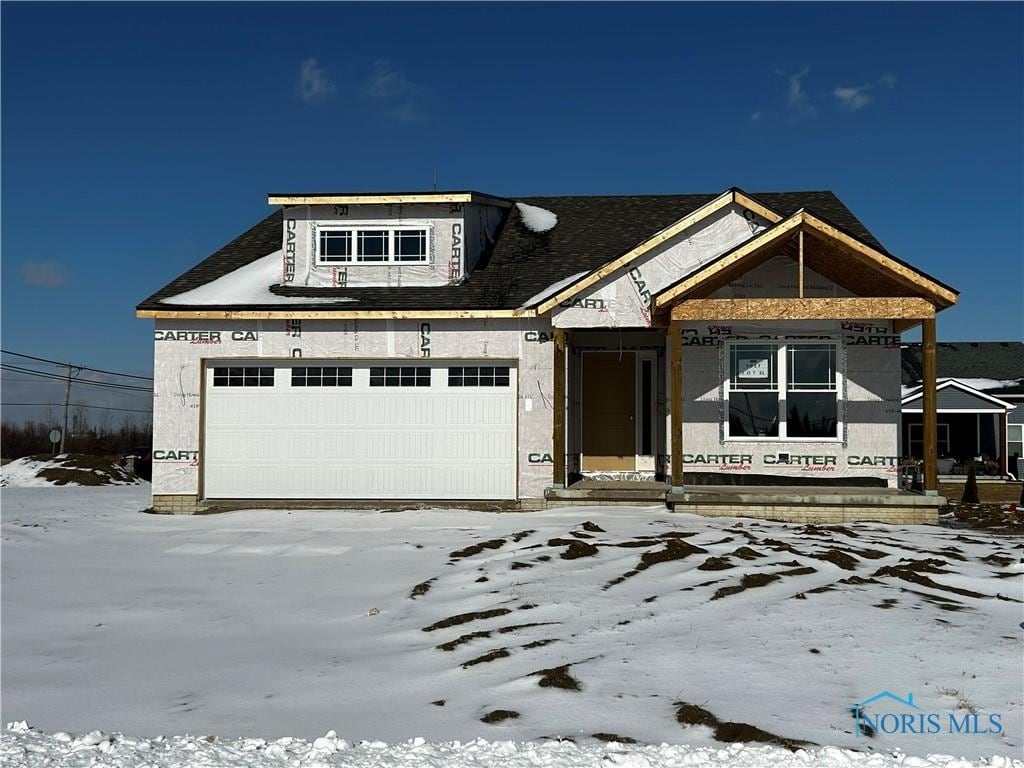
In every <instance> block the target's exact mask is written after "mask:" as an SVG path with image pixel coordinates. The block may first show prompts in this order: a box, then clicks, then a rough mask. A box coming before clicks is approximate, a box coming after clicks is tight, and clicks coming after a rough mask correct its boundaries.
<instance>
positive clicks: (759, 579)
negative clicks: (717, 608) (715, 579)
mask: <svg viewBox="0 0 1024 768" xmlns="http://www.w3.org/2000/svg"><path fill="white" fill-rule="evenodd" d="M780 578H782V577H781V576H779V575H778V574H776V573H748V574H747V575H745V576H744V577H743V578H742V579H740V583H739V584H737V585H734V586H731V587H722V588H721V589H719V590H717V591H716V592H715V594H714V595H712V596H711V599H712V600H720V599H721V598H723V597H729V596H730V595H736V594H739V593H740V592H743V591H744V590H747V589H754V588H756V587H763V586H764V585H765V584H771V583H772V582H773V581H778V580H779V579H780Z"/></svg>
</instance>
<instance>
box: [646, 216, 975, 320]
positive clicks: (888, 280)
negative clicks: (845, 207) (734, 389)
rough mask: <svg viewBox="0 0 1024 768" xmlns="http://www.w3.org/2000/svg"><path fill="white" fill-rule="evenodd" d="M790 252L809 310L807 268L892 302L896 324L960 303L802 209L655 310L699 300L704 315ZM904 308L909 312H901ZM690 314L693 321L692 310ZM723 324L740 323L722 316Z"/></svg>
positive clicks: (683, 283) (685, 281)
mask: <svg viewBox="0 0 1024 768" xmlns="http://www.w3.org/2000/svg"><path fill="white" fill-rule="evenodd" d="M787 249H788V250H789V251H790V252H791V253H793V251H794V250H795V253H793V255H794V260H795V262H796V268H797V269H798V270H799V274H800V279H799V285H800V286H801V288H800V290H799V291H798V293H799V294H800V295H798V296H796V297H793V299H795V300H800V301H802V302H805V307H806V308H810V307H811V305H810V304H806V302H808V301H812V300H809V299H806V298H805V297H804V296H803V295H802V285H803V279H802V278H803V269H804V267H805V266H806V267H807V268H809V269H813V270H814V271H815V272H817V273H818V274H820V275H821V276H822V277H825V278H827V279H829V280H832V281H833V282H835V283H836V284H838V285H840V286H842V287H844V288H846V289H848V290H850V291H851V292H853V293H855V294H857V296H858V297H864V298H876V299H879V300H886V301H888V302H890V304H891V306H892V307H893V309H894V314H892V315H890V318H893V319H913V318H924V317H925V316H926V314H912V313H915V312H918V310H920V309H921V308H922V307H923V304H924V303H928V304H930V305H931V306H932V307H933V308H934V309H933V310H932V312H931V316H934V310H935V309H945V308H946V307H949V306H952V305H953V304H955V303H956V301H957V293H956V291H954V290H953V289H951V288H949V287H948V286H946V285H943V284H942V283H940V282H938V281H936V280H934V279H933V278H931V277H929V276H928V275H926V274H924V273H923V272H920V271H919V270H917V269H914V268H913V267H911V266H909V265H908V264H905V263H904V262H902V261H900V260H898V259H896V258H894V257H893V256H890V255H889V254H887V253H885V252H883V251H881V250H879V249H878V248H874V247H872V246H870V245H867V244H866V243H864V242H862V241H860V240H858V239H857V238H855V237H853V236H852V235H849V234H847V233H846V232H843V231H842V230H840V229H838V228H837V227H835V226H833V225H831V224H829V223H828V222H826V221H824V220H822V219H820V218H818V217H817V216H815V215H814V214H813V213H810V212H809V211H807V210H803V209H802V210H799V211H797V212H796V213H794V214H793V215H792V216H790V217H788V218H787V219H785V220H782V221H780V222H778V223H777V224H775V226H773V227H771V228H770V229H767V230H765V231H764V232H762V233H761V234H759V235H757V236H755V237H753V238H751V239H750V240H748V241H747V242H745V243H742V244H741V245H739V246H737V247H736V248H733V249H732V250H731V251H729V252H728V253H725V254H723V255H722V256H720V257H719V258H717V259H715V260H714V261H712V262H709V263H708V264H706V265H705V266H704V267H702V268H701V269H699V270H697V271H696V272H694V273H693V274H690V275H687V276H686V277H684V278H682V279H680V280H679V281H677V282H675V283H674V284H672V285H670V286H668V287H667V288H665V289H664V290H662V291H661V292H660V293H658V294H657V295H656V296H655V297H654V307H653V309H654V311H655V312H656V313H658V312H660V313H665V312H666V311H668V310H669V309H670V308H672V307H673V306H675V305H681V303H689V302H692V301H693V300H695V299H702V300H705V309H710V308H711V307H709V306H707V304H709V303H710V302H716V301H725V300H715V299H708V298H707V297H709V296H711V295H712V294H713V293H714V292H715V291H716V290H718V289H719V288H721V287H723V286H725V285H728V284H729V283H730V282H732V281H733V280H735V279H736V278H737V277H739V276H740V275H742V274H744V273H746V272H748V271H750V270H751V269H753V268H754V267H756V266H758V265H759V264H762V263H763V262H765V261H767V260H768V259H770V258H772V257H773V256H775V255H776V254H778V253H779V252H780V251H785V250H787ZM864 298H861V299H847V300H839V299H835V300H831V303H830V304H829V305H828V307H829V312H830V313H831V315H834V314H836V313H838V312H842V311H845V310H844V309H840V308H839V306H840V305H844V304H845V303H846V302H850V310H851V311H852V310H854V309H855V306H854V305H853V302H855V301H862V302H863V301H864ZM913 299H923V300H924V302H916V301H912V300H913ZM900 300H906V301H900ZM751 301H774V302H776V303H779V302H785V301H788V300H787V299H785V298H784V297H779V298H778V299H763V300H753V299H751V300H747V303H749V302H751ZM873 304H877V305H878V306H877V307H875V310H874V311H878V310H879V309H882V307H883V306H884V305H883V304H882V303H881V301H879V302H873ZM903 304H905V305H906V307H902V305H903ZM897 305H901V306H900V307H898V306H897ZM824 307H825V305H822V308H823V309H824ZM748 311H749V310H748ZM805 311H808V310H805ZM686 312H687V314H688V315H689V316H691V317H692V315H693V310H692V309H691V310H689V311H686ZM682 313H683V310H681V309H680V312H679V313H678V314H680V315H681V316H680V318H679V319H682ZM831 315H830V316H831ZM857 318H859V316H857V315H849V316H847V319H857ZM719 319H735V318H731V316H728V317H726V316H722V317H720V318H719Z"/></svg>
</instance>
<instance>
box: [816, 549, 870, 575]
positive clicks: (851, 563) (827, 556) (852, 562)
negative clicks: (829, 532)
mask: <svg viewBox="0 0 1024 768" xmlns="http://www.w3.org/2000/svg"><path fill="white" fill-rule="evenodd" d="M808 554H809V555H810V556H811V557H814V558H817V559H818V560H826V561H828V562H830V563H832V565H838V566H839V567H840V568H842V569H843V570H844V571H854V570H856V569H857V563H859V562H860V561H859V560H858V559H857V558H856V557H854V556H853V555H851V554H850V553H848V552H843V551H842V550H841V549H827V550H825V551H824V552H810V553H808Z"/></svg>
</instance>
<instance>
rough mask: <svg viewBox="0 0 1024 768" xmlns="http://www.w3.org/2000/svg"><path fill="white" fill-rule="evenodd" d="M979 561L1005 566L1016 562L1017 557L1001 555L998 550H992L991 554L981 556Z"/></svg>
mask: <svg viewBox="0 0 1024 768" xmlns="http://www.w3.org/2000/svg"><path fill="white" fill-rule="evenodd" d="M981 562H983V563H988V564H989V565H1001V566H1007V565H1013V564H1014V563H1016V562H1017V558H1015V557H1010V556H1009V555H1003V554H1000V553H999V552H993V553H992V554H991V555H988V556H987V557H983V558H981Z"/></svg>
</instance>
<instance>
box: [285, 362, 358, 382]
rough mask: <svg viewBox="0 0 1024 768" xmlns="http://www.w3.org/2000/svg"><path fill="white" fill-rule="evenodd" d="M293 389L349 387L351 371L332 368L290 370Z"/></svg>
mask: <svg viewBox="0 0 1024 768" xmlns="http://www.w3.org/2000/svg"><path fill="white" fill-rule="evenodd" d="M292 386H293V387H351V386H352V369H351V368H337V367H334V366H324V367H306V368H292Z"/></svg>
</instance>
